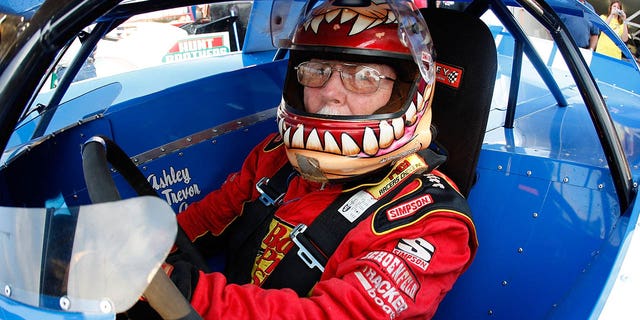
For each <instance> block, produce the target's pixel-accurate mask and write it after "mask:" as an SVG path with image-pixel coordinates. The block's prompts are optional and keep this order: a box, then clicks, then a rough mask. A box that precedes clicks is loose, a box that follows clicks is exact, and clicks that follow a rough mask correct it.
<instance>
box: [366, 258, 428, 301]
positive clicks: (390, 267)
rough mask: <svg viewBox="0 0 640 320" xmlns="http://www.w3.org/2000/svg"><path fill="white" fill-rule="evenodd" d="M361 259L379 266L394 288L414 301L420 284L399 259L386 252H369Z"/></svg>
mask: <svg viewBox="0 0 640 320" xmlns="http://www.w3.org/2000/svg"><path fill="white" fill-rule="evenodd" d="M362 259H363V260H369V261H373V262H374V263H376V264H377V265H378V266H380V269H381V270H382V271H383V272H385V273H386V274H387V276H388V277H389V278H390V279H391V280H392V283H393V284H394V287H395V288H397V289H399V290H400V291H401V292H403V293H404V294H406V295H407V296H409V297H410V298H411V299H415V297H416V293H417V292H418V290H419V289H420V283H419V282H418V280H416V277H415V275H414V274H413V273H412V272H411V269H409V268H408V267H407V265H406V264H405V262H404V261H403V260H402V259H401V258H400V257H398V256H396V255H395V254H393V253H391V252H387V251H371V252H369V253H367V254H366V255H365V256H364V257H362Z"/></svg>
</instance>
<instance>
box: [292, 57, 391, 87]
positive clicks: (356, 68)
mask: <svg viewBox="0 0 640 320" xmlns="http://www.w3.org/2000/svg"><path fill="white" fill-rule="evenodd" d="M294 69H295V70H296V71H297V75H298V82H299V83H300V84H301V85H303V86H305V87H309V88H321V87H323V86H324V85H325V84H326V83H327V81H328V80H329V78H331V74H332V73H333V71H337V72H339V73H340V79H341V80H342V84H343V85H344V87H345V88H346V89H347V90H349V91H351V92H355V93H362V94H367V93H374V92H376V91H378V88H380V81H382V80H390V81H396V79H393V78H390V77H387V76H383V75H382V74H380V71H378V70H376V69H374V68H372V67H369V66H366V65H360V64H350V63H328V62H316V61H306V62H303V63H301V64H299V65H298V66H297V67H295V68H294Z"/></svg>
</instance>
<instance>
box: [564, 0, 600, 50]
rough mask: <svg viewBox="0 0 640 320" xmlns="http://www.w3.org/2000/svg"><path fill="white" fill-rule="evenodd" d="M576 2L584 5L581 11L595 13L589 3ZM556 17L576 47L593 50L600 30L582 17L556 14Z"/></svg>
mask: <svg viewBox="0 0 640 320" xmlns="http://www.w3.org/2000/svg"><path fill="white" fill-rule="evenodd" d="M578 1H579V2H580V3H582V4H583V5H584V6H583V7H582V10H583V11H586V10H591V11H592V12H596V11H595V9H594V8H593V6H592V5H591V4H590V3H589V2H586V1H585V0H578ZM558 16H559V17H560V20H562V22H563V23H564V24H565V26H566V27H567V29H568V30H569V33H570V34H571V36H572V37H573V40H574V41H575V42H576V44H577V45H578V47H580V48H584V49H589V50H591V51H593V50H595V48H596V44H597V43H598V35H599V34H600V29H598V27H597V26H596V25H594V24H593V23H592V22H591V21H590V20H589V19H587V18H586V17H584V16H581V17H579V16H574V15H569V14H563V13H558Z"/></svg>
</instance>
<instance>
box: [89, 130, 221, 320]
mask: <svg viewBox="0 0 640 320" xmlns="http://www.w3.org/2000/svg"><path fill="white" fill-rule="evenodd" d="M108 163H111V165H112V166H113V167H114V168H115V169H116V170H118V172H120V174H121V175H122V176H123V177H124V178H125V180H126V181H127V183H129V185H130V186H131V187H132V188H133V189H134V190H135V191H136V193H137V194H138V195H139V196H147V195H150V196H156V197H157V196H158V194H157V193H156V191H155V190H154V189H153V187H152V186H151V184H150V183H149V182H148V181H147V180H146V179H145V177H144V175H143V174H142V172H140V170H138V168H137V167H136V166H135V164H134V163H133V162H132V161H131V160H130V159H129V157H128V156H127V154H126V153H125V152H124V151H123V150H122V149H121V148H120V147H119V146H118V145H117V144H116V143H115V142H113V141H111V140H110V139H109V138H107V137H104V136H94V137H92V138H90V139H89V140H87V142H85V144H84V146H83V148H82V169H83V172H84V180H85V183H86V185H87V190H88V192H89V197H90V198H91V202H92V203H100V202H107V201H117V200H120V199H121V197H120V193H119V192H118V188H117V187H116V185H115V182H114V181H113V178H112V177H111V173H110V171H109V166H108ZM175 243H176V246H177V247H178V249H180V250H181V251H182V252H184V253H185V254H186V256H187V258H188V260H189V262H191V263H193V265H194V266H196V267H197V268H199V269H201V270H203V271H205V272H208V266H207V264H206V262H205V260H204V258H203V257H202V255H201V254H200V253H199V252H198V250H196V248H195V247H194V246H193V243H192V242H191V241H190V240H189V238H188V237H187V235H186V233H185V232H184V230H183V229H182V228H181V227H180V225H178V234H177V236H176V240H175ZM144 295H145V298H146V299H147V300H148V301H149V304H150V305H151V306H152V307H153V308H154V309H155V310H156V311H158V313H159V314H160V315H161V316H162V317H163V318H164V319H177V318H180V319H202V318H201V317H200V316H199V315H198V314H197V313H196V312H195V310H193V308H192V307H191V304H190V303H189V301H187V299H186V298H185V297H184V296H183V295H182V293H180V291H179V290H178V289H177V288H176V286H175V285H174V284H173V282H172V281H171V279H169V277H168V276H167V274H166V273H164V272H161V271H160V270H159V271H158V272H156V275H155V276H154V278H153V280H152V281H151V283H150V284H149V287H148V288H147V289H146V290H145V293H144Z"/></svg>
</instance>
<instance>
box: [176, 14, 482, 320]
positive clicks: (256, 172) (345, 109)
mask: <svg viewBox="0 0 640 320" xmlns="http://www.w3.org/2000/svg"><path fill="white" fill-rule="evenodd" d="M408 4H409V5H410V3H408ZM392 9H394V8H392V6H391V5H390V4H389V3H386V2H380V3H371V5H370V6H368V7H348V6H342V5H337V4H336V3H333V2H332V1H330V2H327V3H324V4H322V5H319V6H317V7H316V8H315V9H313V10H312V11H311V12H310V13H309V15H308V17H306V19H305V20H304V21H303V22H302V23H301V24H300V25H299V26H298V27H297V29H296V31H295V33H294V36H293V38H292V39H291V41H290V44H289V47H288V49H289V50H290V51H289V52H290V61H289V69H288V74H287V78H286V80H285V87H284V91H283V99H282V103H281V105H280V106H279V108H278V113H277V120H278V129H279V133H277V134H272V135H270V136H269V137H267V138H266V139H265V140H264V141H263V142H262V143H261V144H259V145H258V146H256V147H255V148H254V150H253V151H252V152H251V153H250V155H249V156H248V158H247V159H246V161H245V162H244V164H243V166H242V169H241V171H240V172H237V173H234V174H231V175H229V177H228V178H227V179H226V181H225V183H224V184H223V186H222V187H221V188H220V189H219V190H216V191H213V192H212V193H210V194H208V195H207V196H206V197H205V198H204V199H203V200H201V201H199V202H197V203H193V204H191V205H190V206H189V207H188V208H187V209H186V210H185V211H184V212H182V213H180V214H179V215H178V222H179V224H180V226H181V227H182V228H183V229H184V230H185V232H186V234H187V236H188V237H189V238H190V239H191V240H192V241H194V242H196V243H197V242H199V241H204V239H208V238H210V237H212V236H213V238H215V237H218V238H222V237H224V236H225V234H227V233H229V232H233V233H235V234H236V235H238V234H240V235H241V236H234V235H232V236H230V237H226V238H224V239H226V240H227V241H229V243H228V245H229V246H231V248H233V249H232V250H231V251H232V252H231V254H229V255H228V257H229V260H228V261H227V262H228V263H229V266H227V272H226V273H222V272H212V273H204V272H202V271H200V272H191V273H189V272H187V274H189V277H188V278H189V279H185V277H184V276H179V275H178V274H185V273H173V274H172V279H173V280H174V282H176V284H177V285H178V286H179V287H181V288H182V289H183V290H182V291H183V293H185V295H186V296H187V298H189V299H190V301H191V304H192V305H193V307H194V308H195V310H196V311H197V312H198V313H199V314H201V315H202V316H203V317H204V318H206V319H231V318H233V319H235V318H238V319H271V318H291V319H302V318H318V319H325V318H326V319H384V318H388V319H408V318H419V319H425V318H430V317H432V316H433V315H434V313H435V312H436V309H437V307H438V304H439V303H440V301H442V299H443V298H444V296H445V294H446V293H447V292H448V291H449V290H450V289H451V287H452V286H453V284H454V282H455V281H456V279H457V278H458V277H459V276H460V275H461V274H462V273H463V272H464V271H465V270H466V269H467V267H468V266H469V264H470V263H471V261H472V259H473V256H474V254H475V250H476V247H477V239H476V235H475V229H474V226H473V222H472V220H471V217H470V211H469V208H468V206H467V204H466V201H465V199H464V197H463V196H462V195H460V194H459V193H458V192H457V189H456V187H455V184H454V183H453V182H452V181H450V180H449V179H448V178H447V177H446V176H444V175H443V174H442V173H440V172H439V171H438V170H437V169H436V167H437V166H438V165H439V164H440V163H441V162H442V161H443V157H442V156H440V155H437V154H435V153H434V152H433V151H431V150H430V149H428V146H429V145H430V143H431V129H430V126H431V101H432V97H433V95H432V93H433V87H434V61H433V52H432V44H431V43H430V36H429V35H428V30H427V28H426V25H421V26H420V28H421V29H420V30H422V32H423V34H422V42H421V43H418V44H417V45H418V50H419V52H420V54H419V55H420V57H419V58H418V60H417V61H420V62H421V63H423V66H422V68H418V66H417V64H416V62H415V61H416V60H415V59H414V55H412V53H411V51H410V50H409V48H407V44H406V43H405V42H406V39H405V42H403V41H401V39H400V38H399V36H398V33H399V31H398V28H399V26H398V22H397V20H396V19H395V17H396V15H397V14H398V12H399V11H397V10H396V11H393V10H392ZM374 22H375V23H374ZM422 23H423V21H422ZM405 31H406V30H405ZM412 45H413V46H414V49H415V46H416V43H413V44H412ZM276 180H278V181H279V182H277V183H276V182H275V181H276ZM270 184H272V185H270ZM279 188H280V189H282V192H280V191H278V189H279ZM272 189H273V190H275V191H273V190H272ZM267 190H271V191H270V192H269V191H267ZM256 208H257V209H256ZM256 217H257V218H256ZM247 221H253V222H247ZM256 221H258V222H256ZM257 225H260V226H257ZM307 228H308V229H307ZM336 234H339V236H338V235H336ZM248 238H252V239H254V240H253V241H251V240H248ZM256 240H257V241H256ZM326 243H330V245H328V246H327V245H325V244H326ZM331 243H332V245H331ZM247 251H248V252H249V254H248V255H247V254H245V255H242V253H246V252H247ZM238 256H240V257H244V260H243V259H242V258H238V259H237V257H238ZM247 257H248V260H247ZM177 269H178V268H176V270H177ZM185 282H187V285H186V286H185V284H184V283H185ZM185 287H186V288H187V289H186V290H184V288H185ZM185 291H186V292H185Z"/></svg>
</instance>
